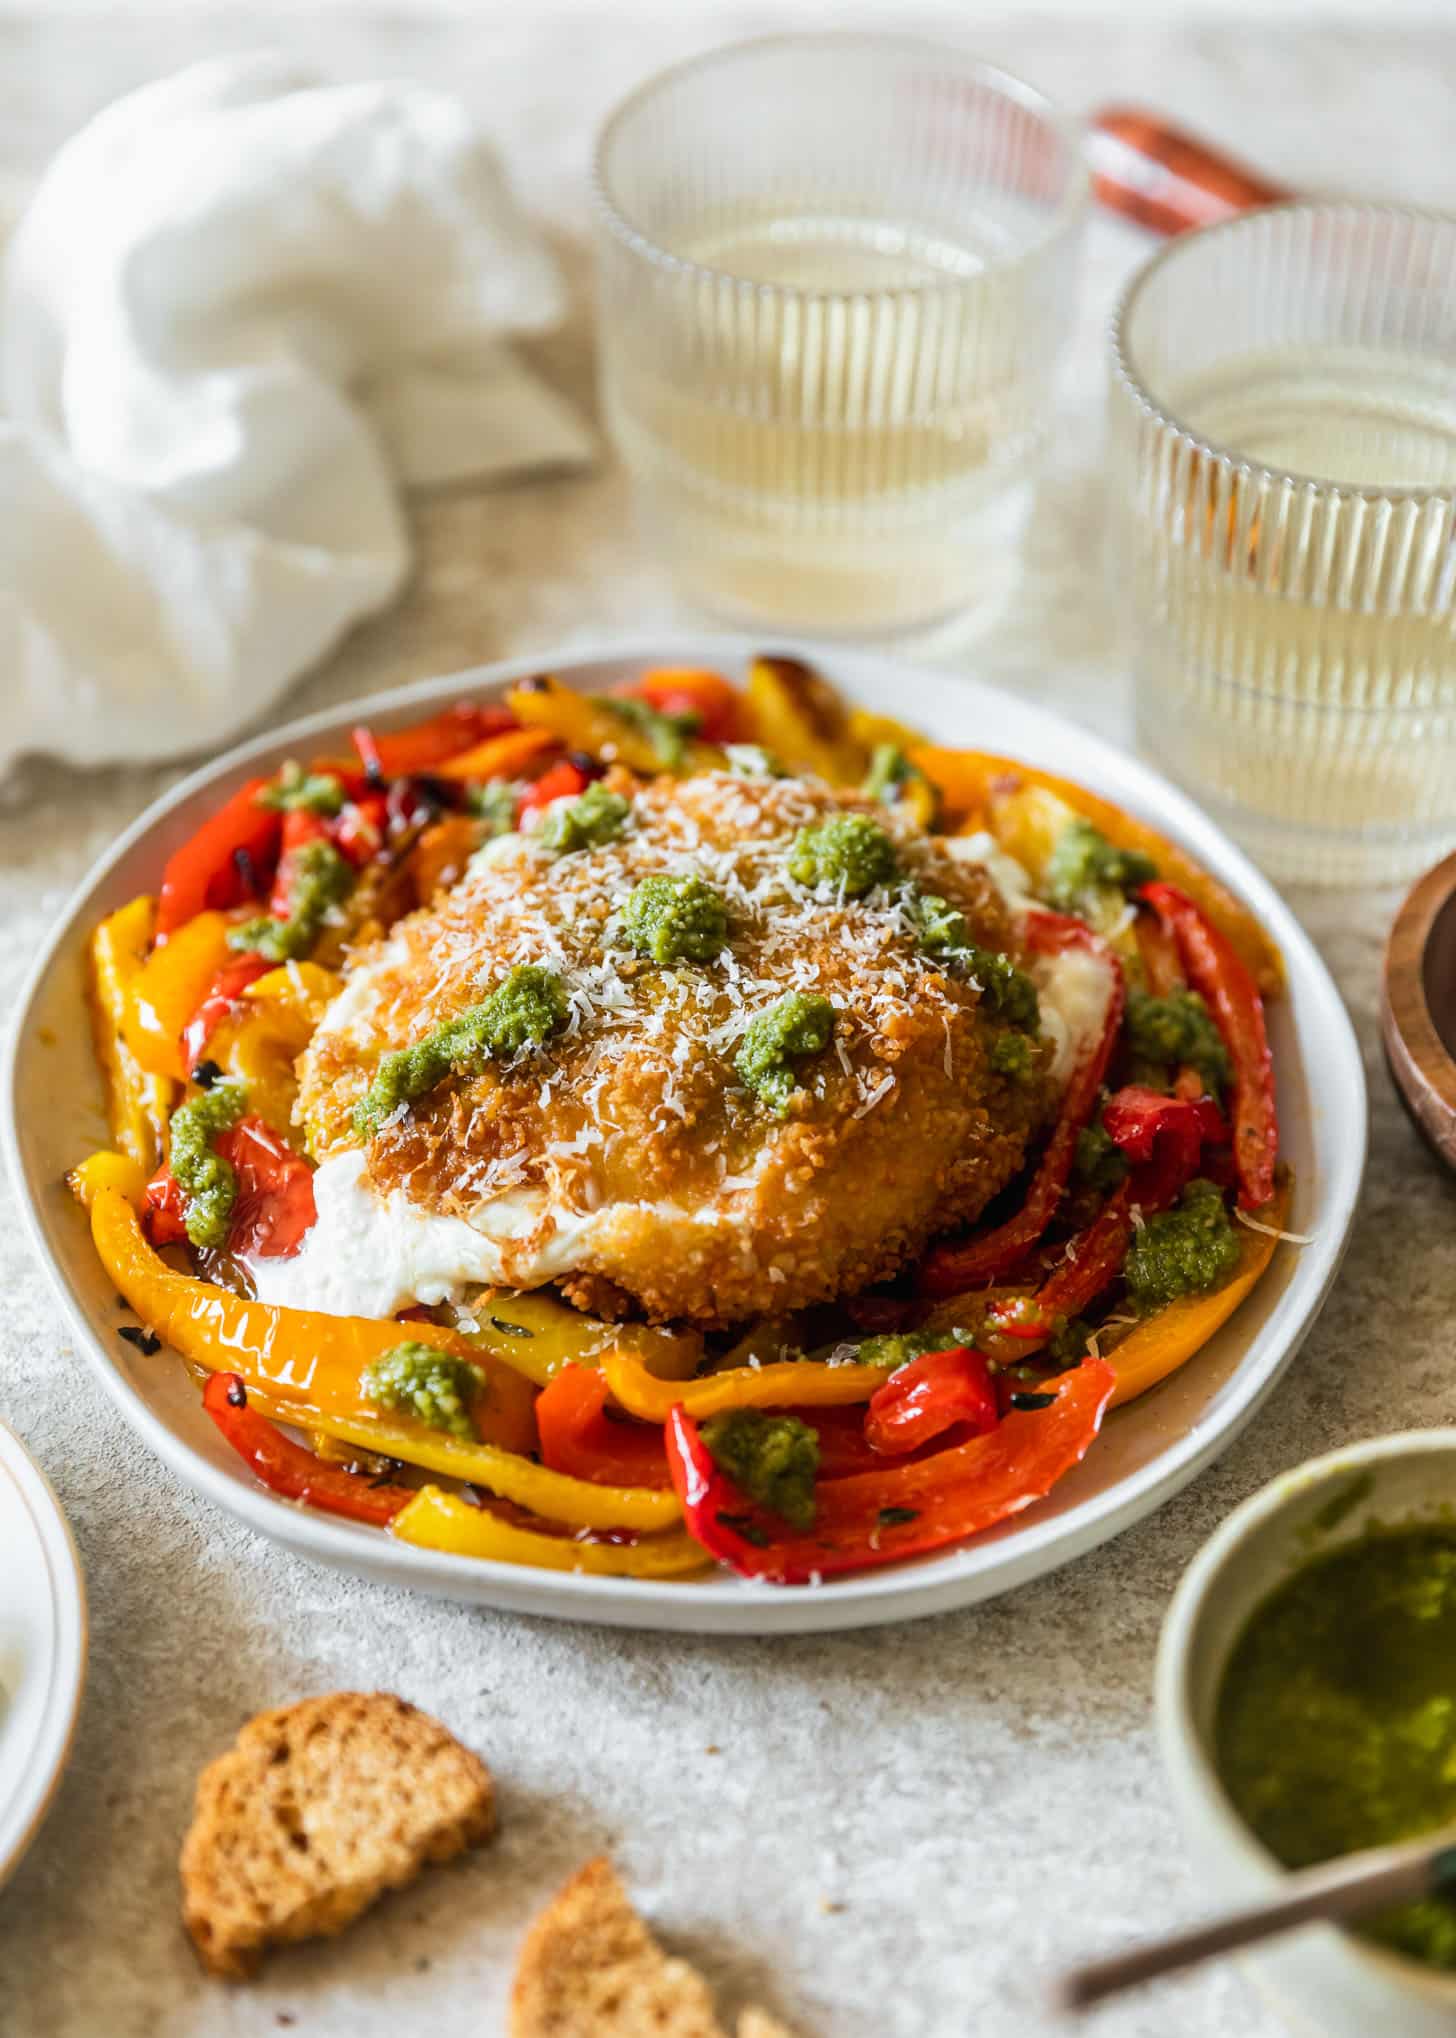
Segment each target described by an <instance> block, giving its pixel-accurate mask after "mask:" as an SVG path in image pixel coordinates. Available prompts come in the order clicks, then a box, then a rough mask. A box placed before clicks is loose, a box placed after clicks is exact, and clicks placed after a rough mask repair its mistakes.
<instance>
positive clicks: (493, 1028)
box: [354, 962, 567, 1139]
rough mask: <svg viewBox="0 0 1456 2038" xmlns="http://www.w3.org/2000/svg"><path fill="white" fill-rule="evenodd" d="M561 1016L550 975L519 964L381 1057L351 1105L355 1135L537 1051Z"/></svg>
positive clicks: (561, 999)
mask: <svg viewBox="0 0 1456 2038" xmlns="http://www.w3.org/2000/svg"><path fill="white" fill-rule="evenodd" d="M566 1015H567V1003H566V991H565V988H564V986H563V984H562V982H561V979H560V977H558V976H557V975H556V973H555V971H554V970H549V969H542V968H541V967H540V966H539V965H538V964H536V963H528V962H527V963H519V964H517V966H516V968H515V969H513V970H512V971H511V973H510V975H509V976H507V977H506V978H504V979H503V980H502V982H500V983H499V984H497V985H496V987H495V989H494V990H493V991H492V992H491V994H490V996H489V997H488V998H486V999H485V1000H484V1001H483V1002H482V1003H481V1004H479V1005H472V1006H471V1007H470V1008H469V1010H468V1011H465V1012H462V1013H461V1014H460V1016H459V1018H457V1019H451V1020H449V1021H447V1023H446V1024H445V1025H443V1026H437V1027H436V1028H435V1030H434V1032H433V1033H427V1034H426V1035H425V1037H424V1039H423V1040H417V1041H416V1042H415V1044H414V1046H413V1047H404V1048H398V1049H396V1050H395V1051H394V1053H392V1054H387V1055H385V1056H384V1058H383V1059H382V1060H381V1062H380V1064H379V1066H378V1068H377V1069H376V1070H375V1072H374V1079H373V1081H372V1082H371V1083H370V1085H369V1087H368V1089H367V1090H366V1091H365V1092H364V1095H363V1096H362V1097H361V1098H360V1099H359V1102H358V1103H357V1104H356V1105H355V1106H354V1130H355V1132H356V1133H358V1135H359V1136H360V1138H361V1139H367V1138H368V1137H370V1135H371V1134H373V1133H375V1132H377V1131H378V1130H379V1128H380V1126H381V1125H383V1124H384V1122H385V1121H386V1119H389V1118H392V1117H393V1115H394V1113H395V1112H396V1111H397V1110H398V1109H399V1107H400V1106H401V1105H402V1104H413V1103H415V1102H416V1101H417V1100H418V1099H419V1098H420V1097H424V1096H428V1094H429V1093H430V1091H431V1090H433V1089H436V1088H437V1087H438V1086H439V1085H440V1084H441V1083H443V1082H444V1080H445V1078H446V1077H447V1076H451V1075H457V1076H472V1075H478V1074H479V1073H480V1071H481V1070H482V1069H483V1068H484V1067H485V1065H486V1064H487V1062H491V1061H507V1060H509V1059H510V1057H511V1056H512V1055H514V1054H519V1053H520V1052H521V1051H522V1050H523V1049H524V1048H528V1047H541V1046H542V1045H544V1043H545V1042H546V1041H547V1040H549V1039H550V1037H551V1035H552V1034H553V1033H555V1032H557V1031H558V1029H559V1028H560V1027H562V1026H564V1025H565V1023H566Z"/></svg>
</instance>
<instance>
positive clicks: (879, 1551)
mask: <svg viewBox="0 0 1456 2038" xmlns="http://www.w3.org/2000/svg"><path fill="white" fill-rule="evenodd" d="M1115 1385H1116V1375H1115V1374H1114V1373H1113V1370H1112V1368H1111V1366H1109V1365H1108V1364H1107V1362H1106V1360H1105V1359H1085V1360H1084V1361H1083V1362H1082V1364H1081V1365H1080V1366H1078V1367H1077V1368H1076V1369H1075V1370H1074V1371H1073V1372H1070V1373H1063V1374H1062V1375H1061V1377H1060V1378H1059V1379H1055V1380H1051V1381H1049V1382H1048V1383H1047V1387H1046V1390H1045V1391H1046V1393H1047V1394H1048V1396H1049V1397H1050V1399H1049V1400H1048V1402H1047V1403H1046V1405H1045V1406H1043V1407H1038V1408H1036V1409H1030V1410H1025V1411H1022V1410H1018V1409H1014V1410H1013V1411H1012V1412H1011V1413H1010V1414H1009V1415H1008V1416H1006V1418H1005V1419H1004V1421H1002V1422H1001V1423H999V1424H998V1425H997V1427H996V1428H995V1429H993V1430H991V1431H990V1432H989V1433H988V1434H987V1435H985V1436H979V1437H972V1438H971V1440H970V1441H969V1442H968V1443H963V1444H955V1445H952V1446H950V1447H949V1448H948V1449H946V1450H943V1451H934V1452H932V1453H931V1454H930V1455H929V1456H928V1457H924V1458H918V1459H916V1460H914V1461H913V1462H911V1463H909V1464H904V1465H895V1466H887V1467H886V1468H885V1469H884V1470H883V1471H878V1472H862V1473H859V1474H858V1475H856V1476H854V1477H851V1478H847V1479H831V1480H829V1481H827V1482H825V1483H822V1484H821V1485H820V1486H818V1488H817V1489H816V1495H815V1500H816V1513H815V1521H814V1526H813V1528H812V1529H809V1530H806V1531H804V1532H802V1533H801V1532H798V1531H795V1532H792V1533H789V1534H787V1535H785V1534H781V1533H779V1531H781V1530H782V1529H783V1524H782V1523H779V1522H776V1520H775V1517H773V1516H772V1515H769V1514H766V1513H765V1512H764V1511H763V1510H762V1509H756V1508H755V1507H754V1505H753V1503H752V1502H751V1501H749V1500H748V1499H747V1498H746V1496H745V1495H744V1494H743V1493H742V1492H741V1491H740V1489H739V1488H738V1487H737V1486H735V1485H734V1483H733V1481H732V1480H731V1479H728V1478H726V1477H725V1476H724V1474H723V1473H722V1472H721V1471H720V1470H719V1468H718V1466H717V1465H716V1463H715V1462H714V1460H713V1457H712V1455H711V1453H710V1452H709V1450H708V1447H707V1445H706V1444H705V1443H704V1442H703V1440H702V1437H701V1436H700V1435H699V1433H698V1427H697V1424H696V1423H695V1422H694V1421H693V1419H692V1417H691V1416H690V1415H688V1413H687V1412H686V1410H685V1409H684V1408H682V1406H681V1405H679V1406H678V1407H677V1408H675V1409H674V1410H673V1412H672V1415H671V1416H670V1417H669V1419H668V1424H667V1430H666V1442H667V1457H668V1463H669V1465H670V1466H671V1468H672V1483H673V1487H674V1490H675V1491H676V1493H677V1496H678V1499H679V1500H680V1501H681V1502H682V1508H683V1516H684V1519H685V1521H686V1523H687V1526H688V1530H689V1532H690V1534H692V1535H693V1536H694V1537H695V1538H696V1540H697V1541H698V1542H699V1543H701V1545H702V1546H703V1548H704V1549H705V1550H706V1551H707V1552H708V1554H709V1555H710V1556H712V1557H716V1558H718V1560H719V1561H720V1562H721V1563H724V1564H729V1565H731V1566H732V1568H733V1569H734V1570H735V1571H737V1572H739V1573H740V1574H741V1575H742V1576H744V1577H745V1578H763V1579H766V1580H768V1581H769V1582H770V1583H773V1584H778V1585H803V1584H809V1583H811V1582H813V1581H814V1580H815V1579H818V1578H827V1577H830V1576H832V1575H834V1574H835V1573H837V1572H841V1571H861V1570H864V1569H866V1568H867V1567H868V1566H870V1565H872V1564H892V1563H895V1562H897V1561H898V1560H899V1559H900V1558H902V1557H917V1556H921V1555H923V1554H925V1553H926V1552H927V1551H930V1550H939V1549H943V1548H944V1547H945V1546H946V1544H948V1543H959V1542H964V1541H965V1540H966V1538H967V1537H968V1536H974V1535H979V1534H980V1533H981V1531H982V1530H983V1529H988V1528H992V1527H994V1526H995V1524H996V1523H997V1522H999V1521H1004V1520H1005V1519H1006V1518H1007V1516H1008V1515H1012V1514H1016V1513H1019V1512H1020V1510H1021V1509H1022V1508H1024V1507H1030V1506H1031V1504H1032V1503H1033V1501H1037V1500H1040V1499H1041V1498H1042V1497H1043V1495H1044V1494H1046V1493H1048V1492H1050V1490H1051V1488H1052V1487H1053V1486H1054V1485H1055V1484H1056V1482H1057V1481H1058V1479H1060V1478H1061V1476H1062V1474H1063V1473H1064V1472H1068V1471H1070V1470H1071V1468H1072V1466H1073V1465H1075V1464H1076V1463H1077V1462H1078V1461H1079V1460H1080V1459H1081V1458H1082V1457H1083V1456H1084V1455H1085V1453H1086V1451H1087V1448H1088V1446H1089V1445H1090V1444H1091V1442H1092V1440H1093V1438H1094V1437H1095V1436H1096V1434H1097V1431H1098V1429H1099V1428H1100V1427H1101V1423H1102V1414H1103V1410H1104V1409H1105V1408H1106V1406H1107V1403H1108V1401H1109V1399H1110V1398H1111V1395H1112V1390H1113V1388H1114V1386H1115ZM745 1530H746V1531H747V1533H745Z"/></svg>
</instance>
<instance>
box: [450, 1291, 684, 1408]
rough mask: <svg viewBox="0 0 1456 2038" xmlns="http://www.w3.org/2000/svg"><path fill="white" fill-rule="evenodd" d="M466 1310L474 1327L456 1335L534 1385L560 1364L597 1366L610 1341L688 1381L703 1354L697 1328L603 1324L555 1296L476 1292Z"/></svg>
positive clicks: (667, 1375) (542, 1383)
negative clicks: (690, 1329)
mask: <svg viewBox="0 0 1456 2038" xmlns="http://www.w3.org/2000/svg"><path fill="white" fill-rule="evenodd" d="M470 1313H471V1315H472V1317H473V1318H474V1320H475V1322H476V1324H477V1325H478V1328H477V1329H475V1330H462V1331H460V1332H459V1335H460V1336H461V1337H463V1338H464V1339H465V1340H466V1341H467V1342H468V1343H469V1344H472V1345H474V1347H475V1349H476V1350H477V1351H482V1352H489V1353H490V1355H491V1357H492V1358H496V1359H499V1360H501V1361H502V1363H503V1364H505V1365H507V1366H513V1367H514V1368H515V1370H516V1371H517V1372H518V1373H523V1374H524V1375H525V1377H526V1378H527V1379H528V1380H531V1381H534V1383H535V1384H536V1386H538V1387H544V1386H545V1385H546V1383H547V1382H548V1381H549V1380H552V1379H554V1378H555V1376H556V1375H557V1374H558V1373H559V1372H560V1371H561V1369H562V1367H563V1366H594V1365H596V1364H597V1363H598V1361H599V1359H600V1357H601V1355H602V1353H603V1352H604V1351H605V1350H607V1348H608V1347H609V1346H612V1345H621V1346H623V1347H624V1348H625V1349H627V1350H629V1351H631V1352H634V1353H635V1354H636V1355H637V1356H638V1357H639V1358H640V1359H642V1360H643V1361H644V1362H645V1364H646V1365H647V1366H648V1368H649V1370H650V1371H652V1372H654V1373H657V1374H659V1375H660V1376H661V1377H662V1378H663V1379H667V1380H690V1379H691V1378H692V1376H693V1374H694V1373H695V1372H696V1371H697V1369H698V1365H699V1363H700V1361H701V1359H702V1356H703V1340H702V1338H701V1337H700V1336H699V1335H698V1333H697V1332H696V1331H670V1330H652V1329H650V1328H649V1327H648V1326H647V1325H646V1324H633V1325H631V1326H630V1327H624V1326H623V1325H622V1324H619V1323H606V1322H604V1321H603V1320H602V1318H601V1317H599V1316H587V1315H584V1314H583V1313H582V1311H581V1310H579V1309H573V1308H571V1307H570V1305H569V1304H567V1303H565V1302H558V1301H557V1300H556V1298H555V1296H554V1295H546V1294H541V1293H532V1294H519V1295H518V1294H512V1293H510V1292H508V1291H506V1290H498V1291H496V1292H495V1293H493V1294H491V1293H487V1294H484V1295H481V1296H478V1297H477V1298H476V1300H475V1301H474V1302H472V1303H471V1305H470Z"/></svg>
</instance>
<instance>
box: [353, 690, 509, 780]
mask: <svg viewBox="0 0 1456 2038" xmlns="http://www.w3.org/2000/svg"><path fill="white" fill-rule="evenodd" d="M515 726H516V718H515V716H514V715H513V714H512V713H511V711H510V709H509V708H505V707H500V706H488V707H475V706H472V705H471V704H470V703H469V702H468V701H462V702H461V703H460V704H459V706H458V707H453V708H446V709H445V711H444V713H443V714H439V715H431V716H430V717H429V719H428V720H427V721H424V722H416V723H415V724H414V726H413V727H412V728H409V729H395V730H392V731H391V732H390V734H389V735H387V736H376V735H375V734H374V733H373V731H372V730H371V729H368V728H365V727H362V726H361V727H360V728H357V729H356V730H355V731H354V748H355V749H356V750H357V751H358V753H359V756H360V758H361V760H362V762H363V764H364V768H365V770H366V771H367V772H368V773H369V776H370V777H371V778H373V779H381V778H403V777H405V776H406V775H407V774H408V773H410V772H415V771H428V770H429V769H430V767H431V766H432V765H435V764H443V763H444V762H445V760H446V758H447V757H458V756H459V755H460V752H461V751H462V750H471V749H473V748H474V746H475V745H476V744H477V743H483V742H484V741H485V739H486V737H487V736H499V735H500V734H501V733H502V732H503V731H504V730H506V729H514V728H515Z"/></svg>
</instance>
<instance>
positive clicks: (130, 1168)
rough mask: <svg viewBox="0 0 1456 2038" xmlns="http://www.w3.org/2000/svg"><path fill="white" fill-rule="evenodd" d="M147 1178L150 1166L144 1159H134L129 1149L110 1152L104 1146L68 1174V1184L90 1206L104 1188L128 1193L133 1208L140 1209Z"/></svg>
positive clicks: (78, 1200)
mask: <svg viewBox="0 0 1456 2038" xmlns="http://www.w3.org/2000/svg"><path fill="white" fill-rule="evenodd" d="M154 1172H155V1171H154ZM147 1179H148V1176H147V1170H146V1168H145V1167H144V1166H143V1165H142V1163H141V1162H140V1161H137V1160H133V1159H132V1157H131V1155H130V1154H129V1153H108V1152H106V1151H105V1150H104V1149H103V1151H102V1152H100V1153H93V1154H91V1155H89V1156H88V1157H87V1159H85V1160H83V1161H82V1162H81V1165H80V1166H79V1167H76V1168H72V1170H71V1172H70V1174H69V1175H67V1177H66V1185H67V1187H68V1188H69V1189H70V1191H71V1194H72V1195H73V1196H74V1197H75V1198H76V1200H77V1202H78V1203H80V1204H81V1205H82V1206H83V1208H85V1209H87V1210H89V1209H90V1208H91V1205H92V1204H93V1203H94V1202H95V1200H96V1198H97V1197H98V1196H99V1195H100V1194H101V1192H102V1190H103V1189H110V1190H113V1191H114V1192H115V1193H116V1194H117V1195H118V1196H125V1198H126V1200H127V1202H128V1203H130V1204H131V1206H132V1208H133V1209H135V1210H139V1209H140V1208H141V1201H142V1196H143V1195H144V1193H145V1191H146V1186H147Z"/></svg>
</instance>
